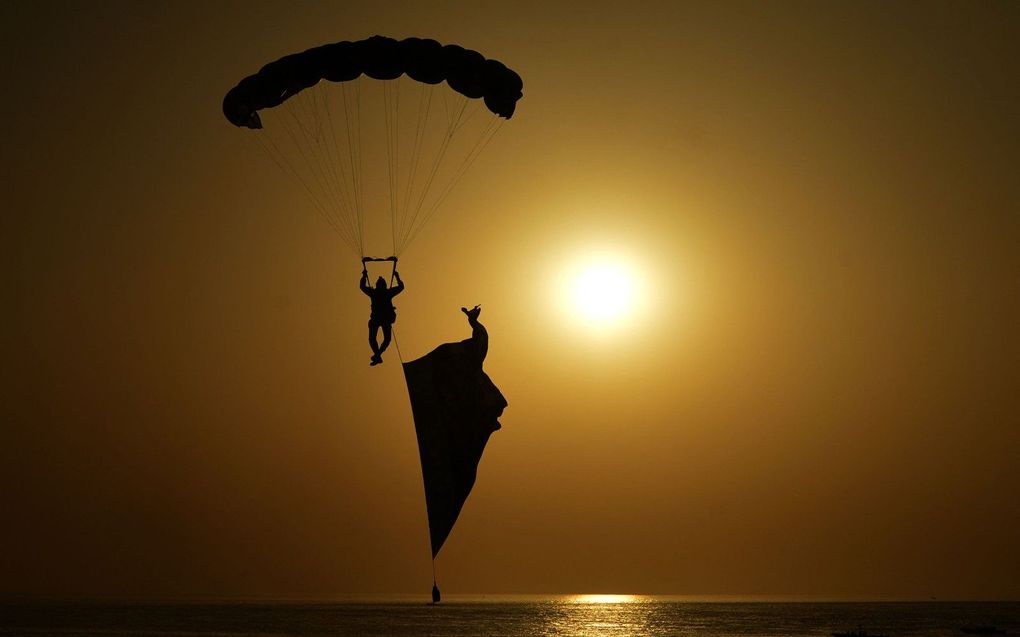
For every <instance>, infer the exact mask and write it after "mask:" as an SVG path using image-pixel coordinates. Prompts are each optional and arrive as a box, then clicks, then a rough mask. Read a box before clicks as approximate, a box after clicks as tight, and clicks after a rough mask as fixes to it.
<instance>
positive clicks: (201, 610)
mask: <svg viewBox="0 0 1020 637" xmlns="http://www.w3.org/2000/svg"><path fill="white" fill-rule="evenodd" d="M1018 620H1020V603H1014V602H1000V603H984V602H981V603H953V602H930V603H744V602H730V603H709V602H690V601H683V600H680V599H671V598H663V597H644V596H634V597H631V596H561V597H541V598H540V597H527V598H523V597H502V598H456V597H453V598H451V599H450V600H449V601H444V602H443V603H442V604H440V605H439V606H429V605H427V604H425V603H424V601H423V600H419V599H416V600H410V599H387V600H382V599H379V600H371V601H364V600H363V601H346V602H341V603H317V604H304V603H301V604H299V603H264V602H258V603H158V604H156V603H116V604H114V603H88V604H85V603H76V604H67V603H54V602H46V603H43V602H17V603H10V602H8V603H0V635H3V636H7V635H60V636H62V637H71V636H75V635H82V636H94V635H138V636H140V637H145V636H150V635H151V636H156V635H158V636H160V637H168V636H174V635H182V636H183V635H188V636H196V635H199V636H201V635H208V636H213V635H216V636H220V635H222V636H240V635H359V636H364V637H374V636H377V635H378V636H384V635H385V636H395V637H402V636H407V637H419V636H427V635H434V636H443V635H493V636H529V637H531V636H543V635H550V636H552V635H555V636H564V637H566V636H572V635H577V636H594V635H606V636H620V637H622V636H625V635H626V636H630V635H705V636H709V637H714V636H718V637H724V636H734V637H737V636H740V637H744V636H755V635H761V636H777V635H782V636H788V637H796V636H801V635H803V636H808V635H812V636H815V637H828V635H829V634H830V633H832V632H833V631H841V630H848V629H853V628H857V627H858V626H860V627H862V628H863V629H864V630H866V631H867V632H869V633H872V634H875V633H881V634H887V635H891V636H896V637H899V636H904V637H905V636H909V635H915V636H917V637H923V636H935V635H942V636H947V637H948V636H950V635H952V636H956V637H959V636H961V635H962V634H963V633H961V631H960V628H961V627H962V626H968V625H987V624H991V625H996V626H998V627H999V628H1004V629H1006V630H1007V631H1008V632H1007V635H1017V634H1020V621H1018Z"/></svg>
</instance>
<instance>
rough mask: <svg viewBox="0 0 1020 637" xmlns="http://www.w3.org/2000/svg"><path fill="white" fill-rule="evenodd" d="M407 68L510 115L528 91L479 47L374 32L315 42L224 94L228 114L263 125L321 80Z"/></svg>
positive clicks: (238, 122)
mask: <svg viewBox="0 0 1020 637" xmlns="http://www.w3.org/2000/svg"><path fill="white" fill-rule="evenodd" d="M405 73H406V74H407V75H408V76H409V77H411V78H412V79H414V80H417V81H419V82H424V83H425V84H439V83H440V82H442V81H443V80H446V83H447V84H449V85H450V88H452V89H453V90H455V91H457V92H458V93H460V94H461V95H463V96H465V97H468V98H471V99H478V98H481V99H483V100H484V101H485V105H486V106H487V107H488V109H489V110H490V111H492V112H493V113H495V114H496V115H499V116H500V117H505V118H506V119H510V118H511V117H512V116H513V114H514V109H515V108H516V106H517V100H519V99H521V96H522V95H523V93H522V90H523V88H524V82H523V81H522V80H521V76H519V75H517V73H514V72H513V71H511V70H510V69H508V68H507V67H506V66H504V65H503V64H502V63H501V62H497V61H496V60H487V59H485V57H484V56H482V54H481V53H479V52H477V51H472V50H470V49H465V48H463V47H459V46H457V45H456V44H447V45H446V46H443V45H441V44H439V43H438V42H436V41H435V40H427V39H421V38H407V39H405V40H394V39H393V38H387V37H384V36H381V35H374V36H372V37H370V38H368V39H367V40H359V41H357V42H336V43H334V44H326V45H324V46H319V47H315V48H313V49H308V50H307V51H303V52H301V53H295V54H293V55H288V56H285V57H282V58H280V59H279V60H277V61H275V62H271V63H269V64H267V65H265V66H264V67H262V70H260V71H259V72H258V73H256V74H254V75H249V76H248V77H246V78H244V79H243V80H241V81H240V82H239V83H238V85H237V86H235V87H234V88H232V89H230V91H229V92H228V93H227V96H226V97H225V98H223V114H224V115H226V116H227V119H228V120H230V123H231V124H234V125H235V126H246V127H248V128H262V121H261V119H260V118H259V115H258V112H259V111H260V110H261V109H263V108H270V107H273V106H279V105H280V104H282V103H283V102H284V101H286V100H287V98H289V97H291V96H292V95H295V94H297V93H299V92H300V91H302V90H304V89H306V88H309V87H312V86H315V85H316V84H318V83H319V80H329V81H330V82H347V81H350V80H354V79H357V78H358V77H360V76H361V75H362V74H365V75H367V76H369V77H371V78H373V79H376V80H393V79H396V78H398V77H400V76H401V75H404V74H405Z"/></svg>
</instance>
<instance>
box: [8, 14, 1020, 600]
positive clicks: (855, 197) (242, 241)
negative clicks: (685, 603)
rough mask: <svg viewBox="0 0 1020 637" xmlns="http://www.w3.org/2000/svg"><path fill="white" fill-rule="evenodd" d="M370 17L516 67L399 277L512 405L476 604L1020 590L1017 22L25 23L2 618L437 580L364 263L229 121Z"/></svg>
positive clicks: (455, 547) (472, 526)
mask: <svg viewBox="0 0 1020 637" xmlns="http://www.w3.org/2000/svg"><path fill="white" fill-rule="evenodd" d="M434 5H437V6H441V7H442V8H441V9H437V8H435V6H434ZM375 33H381V34H385V35H389V36H392V37H398V38H403V37H407V36H423V37H433V38H436V39H438V40H440V41H441V42H455V43H459V44H462V45H464V46H467V47H470V48H475V49H478V50H479V51H482V52H483V53H484V54H486V55H487V56H489V57H493V58H496V59H499V60H502V61H504V62H505V63H506V64H508V65H509V66H510V67H512V68H514V69H515V70H517V71H518V72H519V73H520V74H521V76H522V77H523V78H524V82H525V89H524V91H525V97H524V99H523V100H522V101H521V102H520V103H519V105H518V109H517V114H516V115H515V116H514V118H513V120H511V121H510V122H508V123H507V124H506V126H505V127H504V129H503V130H502V131H501V132H500V134H499V136H498V137H496V139H495V140H494V141H493V143H492V144H491V145H490V147H489V148H487V149H486V152H485V154H484V155H483V156H482V158H481V159H480V160H479V161H478V163H477V164H476V166H475V167H474V168H473V171H472V173H471V174H469V175H468V176H467V177H466V178H465V180H464V182H463V184H462V185H461V186H460V187H459V188H458V189H457V191H456V193H455V195H454V196H453V197H451V199H450V200H449V201H448V203H447V204H446V207H445V209H444V210H443V213H442V215H441V216H440V217H439V218H437V220H436V221H435V222H434V223H433V224H432V225H430V226H429V227H428V228H427V229H426V231H425V232H426V234H425V235H423V237H422V238H421V239H420V240H419V242H418V243H416V244H414V246H413V248H412V249H411V250H409V251H408V253H407V254H406V255H405V258H404V259H403V260H402V262H401V263H402V268H401V270H402V273H403V274H404V278H405V280H406V283H407V285H408V290H407V292H406V293H405V294H404V295H403V296H401V297H400V298H399V303H398V307H399V316H400V319H399V321H398V324H397V327H398V329H399V334H400V345H401V348H402V351H403V353H404V355H405V357H413V356H418V355H421V354H424V353H425V352H427V351H428V350H429V349H431V348H432V347H433V346H435V345H436V344H438V343H440V342H443V341H449V340H457V339H461V338H465V337H467V335H468V331H467V326H466V323H465V321H464V319H463V316H462V315H461V314H460V312H459V311H458V308H459V307H460V306H461V305H469V304H475V303H481V304H483V307H484V312H483V316H482V318H483V320H484V321H485V322H486V325H487V326H488V328H489V331H490V334H491V346H490V351H489V358H488V360H487V363H486V369H487V371H488V372H489V374H490V376H491V377H492V378H493V380H494V381H495V382H496V384H497V385H499V387H500V388H501V389H502V391H503V393H504V394H505V395H506V397H507V399H508V400H509V403H510V407H509V408H508V409H507V411H506V413H505V415H504V417H503V419H502V422H503V425H504V428H503V430H502V431H500V432H497V433H496V434H494V435H493V437H492V439H491V441H490V444H489V447H488V449H487V451H486V455H485V457H484V458H483V460H482V464H481V467H480V470H479V478H478V482H477V484H476V486H475V490H474V492H473V494H472V495H471V497H470V498H469V500H468V502H467V506H466V507H465V509H464V512H463V514H462V516H461V519H460V521H459V523H458V525H457V527H456V528H455V529H454V531H453V534H452V535H451V536H450V539H449V541H448V542H447V543H446V546H445V548H444V549H443V551H442V553H441V554H440V557H439V561H438V567H439V575H440V582H441V583H442V584H443V585H444V592H449V593H457V592H492V593H496V592H520V593H525V592H570V593H573V592H619V593H672V594H692V595H699V594H745V595H803V596H814V597H847V596H850V597H854V596H856V597H868V598H876V597H911V598H925V599H926V598H928V597H929V596H937V597H939V598H941V599H949V598H957V599H959V598H1012V599H1017V598H1020V544H1018V542H1017V541H1016V530H1017V528H1018V527H1020V502H1018V496H1020V405H1018V391H1017V390H1018V388H1020V383H1018V378H1020V370H1018V367H1020V337H1018V333H1017V328H1018V326H1020V300H1018V299H1020V179H1018V178H1017V166H1018V165H1020V141H1018V140H1020V82H1017V78H1018V77H1020V4H1017V3H1015V2H955V3H921V2H910V3H906V2H904V3H891V4H890V3H881V2H873V3H872V2H853V3H849V2H847V3H837V2H808V3H799V2H785V3H776V2H769V3H759V2H750V3H718V2H705V3H679V2H661V3H659V2H654V3H619V2H606V3H590V2H586V3H577V4H566V3H547V2H534V3H517V2H498V3H478V2H470V3H461V4H454V3H396V2H393V3H385V2H365V3H356V2H343V3H291V2H286V3H283V2H281V3H258V2H243V3H242V2H232V3H212V4H209V5H207V4H206V3H196V4H195V6H194V7H192V8H189V7H187V6H186V5H185V4H184V3H176V2H174V3H165V4H157V3H135V2H127V3H114V2H104V3H76V4H53V3H42V2H5V3H3V4H2V5H0V60H2V62H0V68H3V76H4V78H5V88H4V99H3V102H2V104H0V122H2V124H0V126H2V129H0V134H2V139H0V182H2V183H0V186H2V187H0V193H2V194H0V197H2V199H0V207H2V210H3V213H2V216H0V272H2V274H0V286H2V288H0V291H2V298H3V307H4V309H3V312H2V317H3V318H2V321H3V330H2V332H0V334H2V337H0V360H2V364H0V392H2V394H0V404H2V407H0V423H2V426H3V437H2V442H0V484H2V485H3V487H2V503H3V504H2V507H3V508H2V515H0V518H2V520H3V522H2V523H0V594H5V595H10V594H39V595H87V596H118V595H143V596H256V595H271V596H285V597H305V596H310V597H328V596H330V595H334V594H339V593H351V592H409V591H413V592H419V591H422V592H424V591H427V589H428V586H429V585H430V582H429V577H430V575H431V573H430V566H429V551H428V535H427V525H426V519H425V506H424V498H423V496H422V485H421V472H420V467H419V464H418V457H417V448H416V442H415V436H414V429H413V426H412V423H411V420H410V409H409V406H408V404H407V399H406V392H405V387H404V382H403V379H402V376H401V372H400V368H399V365H398V364H397V361H396V358H395V357H393V358H389V359H388V360H387V363H386V364H384V365H383V366H381V367H376V368H370V367H369V366H368V364H367V363H368V355H369V352H368V347H367V345H366V343H365V334H364V331H365V321H366V319H367V315H368V305H367V300H366V299H365V298H364V297H363V296H362V295H361V294H360V293H359V292H358V290H357V287H356V285H357V278H358V273H359V267H358V263H357V261H356V259H354V258H352V256H351V254H350V252H349V251H348V250H347V249H346V248H345V247H344V246H343V245H342V244H341V243H339V242H338V240H337V238H336V237H335V235H333V234H331V233H330V232H329V230H328V229H327V228H326V226H325V225H324V224H323V222H322V221H321V220H320V219H319V218H318V217H316V216H315V214H314V213H313V212H312V211H311V209H310V207H309V204H308V202H307V200H306V199H305V198H304V197H303V196H302V192H301V191H300V190H298V189H296V188H295V187H294V184H293V183H292V182H290V181H288V180H287V179H286V177H285V176H284V175H282V174H281V172H280V171H279V169H278V168H277V167H276V166H274V165H273V164H272V162H270V161H269V160H268V159H267V158H266V157H264V156H262V155H259V154H257V153H256V152H255V149H254V147H253V146H252V144H250V142H249V141H248V140H246V139H244V137H245V135H246V134H248V133H249V131H242V130H239V129H237V128H235V127H233V126H231V125H230V124H229V123H228V122H227V121H226V120H225V119H224V118H223V115H222V113H221V110H220V104H221V100H222V98H223V95H224V93H225V92H226V91H227V89H229V88H230V87H231V86H233V85H234V84H235V83H236V82H237V81H238V80H239V79H240V78H241V77H243V76H245V75H247V74H249V73H252V72H254V71H256V70H257V69H258V68H259V66H261V65H262V64H264V63H265V62H268V61H270V60H273V59H275V58H277V57H279V56H282V55H284V54H287V53H291V52H294V51H298V50H302V49H305V48H308V47H310V46H314V45H318V44H323V43H326V42H332V41H337V40H345V39H360V38H364V37H368V36H370V35H372V34H375ZM593 252H594V253H604V254H609V255H614V258H617V259H620V260H622V261H624V262H626V263H628V264H629V266H630V267H631V268H632V269H633V271H634V272H635V273H637V275H638V276H639V278H640V280H641V282H642V284H643V285H644V287H645V289H646V291H647V294H646V295H645V297H644V303H643V304H641V305H640V306H639V307H637V308H635V311H634V314H633V316H632V317H631V320H630V322H628V323H625V324H622V325H621V326H620V328H619V329H617V330H615V331H610V332H608V333H605V334H601V335H595V334H593V333H591V332H590V331H589V330H587V329H585V326H584V325H583V324H581V323H579V322H578V321H577V320H576V318H575V317H573V316H572V314H574V313H575V311H574V308H572V307H571V306H570V304H569V294H567V293H566V290H565V289H564V288H563V283H562V281H563V277H562V276H561V274H562V273H563V272H565V271H570V269H571V268H573V267H576V265H577V264H578V263H579V262H583V260H584V258H585V255H586V254H590V253H593Z"/></svg>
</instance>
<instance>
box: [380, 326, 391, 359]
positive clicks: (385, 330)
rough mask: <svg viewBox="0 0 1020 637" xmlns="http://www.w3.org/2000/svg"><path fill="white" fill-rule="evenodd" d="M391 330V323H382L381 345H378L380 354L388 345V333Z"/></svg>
mask: <svg viewBox="0 0 1020 637" xmlns="http://www.w3.org/2000/svg"><path fill="white" fill-rule="evenodd" d="M392 332H393V323H383V324H382V345H380V346H379V353H380V354H382V353H383V352H385V351H386V348H387V347H389V346H390V334H391V333H392Z"/></svg>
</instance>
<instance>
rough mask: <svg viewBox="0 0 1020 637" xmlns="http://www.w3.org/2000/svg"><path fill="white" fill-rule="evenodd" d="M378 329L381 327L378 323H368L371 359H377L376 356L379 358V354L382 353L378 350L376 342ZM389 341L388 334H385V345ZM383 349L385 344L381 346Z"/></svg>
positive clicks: (377, 342)
mask: <svg viewBox="0 0 1020 637" xmlns="http://www.w3.org/2000/svg"><path fill="white" fill-rule="evenodd" d="M380 327H381V326H380V325H379V324H378V323H376V322H375V321H369V322H368V345H369V347H371V348H372V356H373V357H377V356H379V354H381V353H382V352H381V350H380V349H379V341H378V336H379V328H380ZM389 340H390V339H389V334H388V333H387V334H386V343H389ZM383 349H386V344H385V343H384V344H383Z"/></svg>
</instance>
